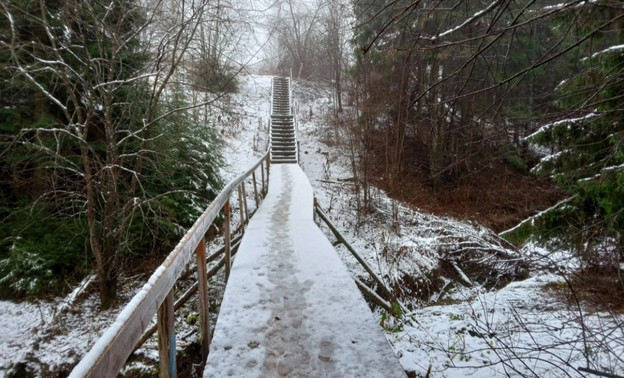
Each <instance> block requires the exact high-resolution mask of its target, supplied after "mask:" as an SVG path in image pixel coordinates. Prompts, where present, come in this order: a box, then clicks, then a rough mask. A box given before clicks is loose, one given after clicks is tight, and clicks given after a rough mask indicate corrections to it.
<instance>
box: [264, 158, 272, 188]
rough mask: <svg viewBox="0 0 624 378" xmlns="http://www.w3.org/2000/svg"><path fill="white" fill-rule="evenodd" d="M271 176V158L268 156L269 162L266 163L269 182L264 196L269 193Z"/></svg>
mask: <svg viewBox="0 0 624 378" xmlns="http://www.w3.org/2000/svg"><path fill="white" fill-rule="evenodd" d="M270 174H271V156H270V155H269V156H267V161H266V180H267V188H266V191H265V192H264V195H265V196H266V195H267V193H268V192H269V175H270Z"/></svg>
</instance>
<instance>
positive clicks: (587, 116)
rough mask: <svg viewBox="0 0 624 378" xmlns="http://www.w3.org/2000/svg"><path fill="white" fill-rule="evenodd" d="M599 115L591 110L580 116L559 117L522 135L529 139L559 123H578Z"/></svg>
mask: <svg viewBox="0 0 624 378" xmlns="http://www.w3.org/2000/svg"><path fill="white" fill-rule="evenodd" d="M599 115H600V114H599V113H597V111H593V112H591V113H589V114H586V115H584V116H582V117H577V118H567V119H561V120H558V121H555V122H551V123H547V124H545V125H542V126H540V128H539V129H537V131H535V132H534V133H533V134H531V135H528V136H526V137H524V139H525V140H530V139H532V138H534V137H536V136H537V135H539V134H541V133H543V132H546V131H548V130H550V129H551V128H553V127H557V126H561V125H565V124H570V125H571V124H575V123H579V122H582V121H586V120H588V119H591V118H594V117H597V116H599Z"/></svg>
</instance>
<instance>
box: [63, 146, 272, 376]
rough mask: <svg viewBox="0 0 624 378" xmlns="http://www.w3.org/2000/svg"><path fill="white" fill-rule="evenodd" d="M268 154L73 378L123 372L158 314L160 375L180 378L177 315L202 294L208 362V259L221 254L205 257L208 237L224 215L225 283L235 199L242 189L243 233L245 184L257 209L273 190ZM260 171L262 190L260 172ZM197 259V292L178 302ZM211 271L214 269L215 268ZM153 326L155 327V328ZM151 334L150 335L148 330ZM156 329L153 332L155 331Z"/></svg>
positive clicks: (218, 201) (218, 203) (219, 200)
mask: <svg viewBox="0 0 624 378" xmlns="http://www.w3.org/2000/svg"><path fill="white" fill-rule="evenodd" d="M269 156H270V155H269V153H268V151H267V153H266V154H265V155H264V156H263V157H262V158H261V159H260V160H259V161H258V162H257V163H256V164H255V165H254V166H253V167H252V168H251V169H249V170H248V171H247V172H245V173H244V174H242V175H241V176H239V177H238V178H236V179H234V180H232V181H231V182H230V183H229V184H228V185H227V186H226V187H225V188H224V189H223V190H222V191H221V192H220V193H219V195H218V196H217V197H216V198H215V199H214V201H212V203H211V204H210V206H208V208H207V209H206V210H205V211H204V213H203V214H202V215H201V216H200V217H199V218H198V219H197V221H196V222H195V224H193V226H192V227H191V228H190V229H189V230H188V232H187V233H186V235H184V237H183V238H182V239H181V240H180V242H179V243H178V245H177V246H176V247H175V249H174V250H173V251H172V252H171V253H170V254H169V256H167V258H166V259H165V261H164V262H163V263H162V265H160V267H158V269H156V271H155V272H154V273H153V274H152V276H151V277H150V279H149V280H148V282H147V283H146V284H145V285H144V286H143V288H142V289H141V290H140V291H139V292H138V293H137V294H136V295H135V296H134V298H132V300H131V301H130V303H129V304H128V305H127V306H126V307H125V308H124V309H123V310H122V311H121V313H120V314H119V315H118V316H117V319H116V320H115V322H114V323H113V325H111V326H110V327H109V328H108V329H107V330H106V331H105V332H104V334H103V335H102V336H101V337H100V339H99V340H98V341H97V342H96V343H95V345H94V346H93V348H91V350H90V351H89V352H88V353H87V354H86V355H85V356H84V358H83V359H82V360H81V361H80V362H79V363H78V365H76V367H75V368H74V370H73V371H72V372H71V374H70V377H97V378H100V377H114V376H116V375H117V373H118V372H119V371H120V370H121V368H122V367H123V365H124V364H125V362H126V360H127V359H128V357H129V356H130V354H132V352H133V351H134V350H135V348H136V346H137V345H138V344H141V343H142V342H144V341H145V339H146V337H145V335H149V334H151V333H153V330H152V329H148V326H149V325H150V322H151V321H152V319H153V318H154V315H156V316H157V325H156V329H157V331H158V348H159V355H160V362H159V364H160V375H161V377H175V376H176V361H175V348H176V343H175V329H174V319H175V317H174V311H175V309H176V308H177V307H179V306H180V302H181V301H182V299H184V300H186V299H188V297H190V295H192V294H193V293H194V292H199V303H200V318H201V341H202V357H203V360H204V361H205V359H206V356H207V355H208V347H209V345H210V329H209V319H208V310H209V309H208V292H207V277H208V275H209V274H210V273H215V272H216V271H215V272H207V271H206V270H207V266H206V263H207V260H215V259H216V258H217V257H218V253H219V252H217V253H215V254H213V255H211V256H209V257H208V258H206V244H205V235H206V232H207V231H208V228H209V227H210V226H211V225H212V224H213V223H214V221H215V218H216V217H217V216H218V215H219V214H220V213H221V212H222V211H223V213H224V227H223V229H224V231H223V232H224V239H225V240H224V244H225V245H224V247H223V248H222V250H221V251H220V253H222V254H225V256H224V258H223V259H222V261H221V262H220V263H219V264H218V265H217V266H216V267H215V268H216V269H219V268H220V266H225V275H226V280H227V277H229V275H230V268H231V266H232V264H231V256H232V239H231V230H230V228H231V227H230V218H231V208H230V198H231V197H232V195H233V194H234V191H235V190H237V191H238V200H239V208H240V218H241V230H242V229H244V225H245V224H246V223H247V222H248V221H249V216H250V212H249V208H248V206H247V197H246V193H245V181H246V180H247V179H248V178H249V177H250V176H251V179H252V183H253V184H252V185H253V190H254V198H255V202H256V206H259V205H260V201H261V199H262V198H264V196H265V195H266V193H267V191H268V178H269V168H270V157H269ZM258 169H260V174H261V180H260V181H261V183H262V184H261V188H260V189H259V188H258V183H257V179H256V171H257V170H258ZM193 255H195V257H196V261H197V285H196V286H195V289H194V290H193V288H191V290H189V291H187V293H185V294H184V295H183V296H182V298H180V300H178V302H177V303H176V302H174V295H173V287H174V284H175V283H176V282H177V281H178V280H179V279H180V277H181V276H182V275H183V274H184V272H185V270H186V268H187V265H188V263H189V261H190V260H191V258H192V257H193ZM212 270H215V269H214V268H213V269H212ZM152 328H153V327H152ZM146 330H147V332H146ZM150 330H151V332H150Z"/></svg>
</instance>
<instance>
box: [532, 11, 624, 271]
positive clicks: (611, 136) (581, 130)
mask: <svg viewBox="0 0 624 378" xmlns="http://www.w3.org/2000/svg"><path fill="white" fill-rule="evenodd" d="M623 14H624V13H623V11H622V9H621V8H617V7H612V6H610V2H608V1H597V2H590V3H587V4H583V6H579V7H576V8H575V9H573V10H570V11H569V12H568V13H567V14H566V15H565V16H562V17H561V19H560V20H559V22H560V23H561V22H569V21H570V20H575V21H576V25H577V26H578V30H577V33H578V34H577V35H578V36H579V39H580V40H585V41H586V42H585V43H583V44H582V45H580V47H579V49H578V52H579V53H580V55H581V56H582V59H580V70H579V72H578V73H577V74H576V75H574V76H572V77H570V78H569V79H568V80H566V81H564V82H562V83H561V84H560V85H559V86H558V88H557V93H558V94H559V98H558V100H557V104H558V105H559V106H560V107H561V108H562V109H564V110H565V111H567V114H568V117H567V118H566V119H561V120H558V121H556V122H553V123H550V124H548V125H545V126H543V127H541V128H540V129H539V130H538V131H537V132H535V133H534V134H533V135H532V136H531V137H530V140H532V141H534V142H536V143H539V144H541V145H543V146H547V147H548V148H550V149H551V151H552V152H553V154H551V155H549V156H547V157H546V158H544V159H543V160H542V161H541V163H540V164H539V165H538V166H537V167H536V171H537V172H538V173H541V174H547V175H550V176H551V177H553V178H554V180H555V181H556V182H557V184H558V185H559V186H560V187H561V189H562V190H564V191H565V192H567V193H568V194H569V195H570V197H571V199H570V201H568V202H566V203H565V205H563V206H560V207H558V208H556V209H553V210H552V211H550V212H549V213H548V214H547V215H546V216H545V217H544V221H543V224H542V229H541V231H542V233H543V235H544V236H547V237H553V236H556V237H557V238H558V240H562V241H565V242H566V243H568V244H569V245H571V246H572V247H574V248H575V249H577V250H578V251H579V253H580V255H581V256H582V257H584V260H585V261H586V262H587V263H589V264H592V265H596V264H598V265H605V264H606V265H608V266H614V265H617V263H618V262H619V261H620V260H621V259H622V258H623V257H624V255H623V248H622V247H623V238H622V232H623V231H624V101H622V98H621V96H622V93H624V47H623V46H624V45H623V43H624V33H623V32H622V30H624V21H622V15H623ZM598 244H601V245H603V246H607V248H597V245H598ZM600 251H606V253H600ZM614 263H615V264H614Z"/></svg>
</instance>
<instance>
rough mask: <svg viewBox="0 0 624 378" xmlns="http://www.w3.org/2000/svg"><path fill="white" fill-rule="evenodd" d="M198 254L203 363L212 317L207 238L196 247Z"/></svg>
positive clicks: (207, 346) (207, 349) (208, 345)
mask: <svg viewBox="0 0 624 378" xmlns="http://www.w3.org/2000/svg"><path fill="white" fill-rule="evenodd" d="M195 252H196V254H197V289H198V292H199V311H200V312H199V315H200V319H201V343H202V363H204V362H206V358H207V357H208V351H209V348H210V318H209V317H208V312H209V311H210V305H209V303H208V277H207V275H206V239H205V238H202V239H201V240H200V242H199V244H198V245H197V248H196V249H195Z"/></svg>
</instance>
